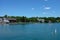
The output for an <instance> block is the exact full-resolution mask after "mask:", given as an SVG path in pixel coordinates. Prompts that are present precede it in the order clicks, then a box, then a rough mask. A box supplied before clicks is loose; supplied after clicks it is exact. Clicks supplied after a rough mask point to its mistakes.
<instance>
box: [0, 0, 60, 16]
mask: <svg viewBox="0 0 60 40" xmlns="http://www.w3.org/2000/svg"><path fill="white" fill-rule="evenodd" d="M59 4H60V0H0V16H3V15H5V14H7V15H9V16H27V17H34V16H35V17H36V16H38V17H60V5H59Z"/></svg>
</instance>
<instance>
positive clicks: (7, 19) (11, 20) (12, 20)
mask: <svg viewBox="0 0 60 40" xmlns="http://www.w3.org/2000/svg"><path fill="white" fill-rule="evenodd" d="M15 22H16V19H15V18H4V17H0V23H15Z"/></svg>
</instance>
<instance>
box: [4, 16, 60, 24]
mask: <svg viewBox="0 0 60 40" xmlns="http://www.w3.org/2000/svg"><path fill="white" fill-rule="evenodd" d="M4 17H7V18H15V19H16V22H39V21H38V20H37V19H44V20H45V22H46V23H48V21H51V22H53V23H55V22H60V17H29V18H28V17H26V16H7V15H5V16H4Z"/></svg>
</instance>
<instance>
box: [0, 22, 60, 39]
mask: <svg viewBox="0 0 60 40" xmlns="http://www.w3.org/2000/svg"><path fill="white" fill-rule="evenodd" d="M59 26H60V24H57V23H50V24H49V23H37V24H34V23H31V24H2V25H1V24H0V39H1V37H2V39H3V38H5V39H6V40H7V39H8V40H14V39H15V40H18V39H19V40H59V39H60V38H59V37H60V27H59ZM3 40H4V39H3Z"/></svg>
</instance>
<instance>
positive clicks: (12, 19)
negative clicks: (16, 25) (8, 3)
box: [7, 18, 16, 20]
mask: <svg viewBox="0 0 60 40" xmlns="http://www.w3.org/2000/svg"><path fill="white" fill-rule="evenodd" d="M7 19H8V20H16V19H15V18H7Z"/></svg>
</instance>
